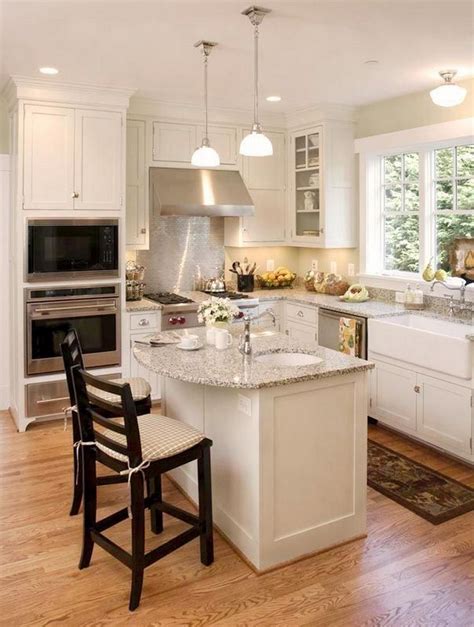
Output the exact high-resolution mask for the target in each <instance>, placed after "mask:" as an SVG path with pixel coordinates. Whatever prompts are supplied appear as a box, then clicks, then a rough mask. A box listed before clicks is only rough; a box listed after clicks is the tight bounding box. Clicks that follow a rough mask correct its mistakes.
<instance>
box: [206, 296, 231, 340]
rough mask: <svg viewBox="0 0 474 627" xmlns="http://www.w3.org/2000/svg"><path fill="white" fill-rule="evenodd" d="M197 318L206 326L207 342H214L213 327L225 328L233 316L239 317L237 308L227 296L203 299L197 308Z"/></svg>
mask: <svg viewBox="0 0 474 627" xmlns="http://www.w3.org/2000/svg"><path fill="white" fill-rule="evenodd" d="M197 313H198V320H199V322H204V324H205V325H206V327H207V334H206V338H207V341H208V343H209V344H213V343H214V329H219V328H221V329H225V328H227V327H228V326H229V325H230V324H232V321H233V320H234V318H238V317H239V309H238V308H237V307H236V306H235V305H234V304H232V302H231V301H230V300H229V299H228V298H216V297H214V296H213V297H212V298H210V299H208V300H204V301H203V302H202V303H201V304H200V305H199V308H198V312H197Z"/></svg>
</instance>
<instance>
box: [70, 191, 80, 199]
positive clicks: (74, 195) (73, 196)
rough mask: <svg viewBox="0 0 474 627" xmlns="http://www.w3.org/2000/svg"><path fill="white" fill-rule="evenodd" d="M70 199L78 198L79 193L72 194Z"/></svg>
mask: <svg viewBox="0 0 474 627" xmlns="http://www.w3.org/2000/svg"><path fill="white" fill-rule="evenodd" d="M71 196H72V198H79V192H72V194H71Z"/></svg>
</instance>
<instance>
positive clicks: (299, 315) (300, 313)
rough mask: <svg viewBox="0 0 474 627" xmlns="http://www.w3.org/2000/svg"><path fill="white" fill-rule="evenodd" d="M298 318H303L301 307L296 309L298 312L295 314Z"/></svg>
mask: <svg viewBox="0 0 474 627" xmlns="http://www.w3.org/2000/svg"><path fill="white" fill-rule="evenodd" d="M296 315H297V316H298V317H299V318H304V313H303V312H302V311H301V309H300V310H299V311H298V313H297V314H296Z"/></svg>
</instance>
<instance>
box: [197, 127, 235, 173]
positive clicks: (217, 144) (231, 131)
mask: <svg viewBox="0 0 474 627" xmlns="http://www.w3.org/2000/svg"><path fill="white" fill-rule="evenodd" d="M205 134H206V127H205V126H198V128H197V137H196V140H197V142H196V147H197V146H200V145H201V142H202V140H203V138H204V136H205ZM208 134H209V142H210V144H211V146H212V147H213V148H214V150H217V152H218V153H219V157H220V160H221V165H235V164H236V163H237V129H236V128H235V126H216V125H214V124H210V125H209V128H208Z"/></svg>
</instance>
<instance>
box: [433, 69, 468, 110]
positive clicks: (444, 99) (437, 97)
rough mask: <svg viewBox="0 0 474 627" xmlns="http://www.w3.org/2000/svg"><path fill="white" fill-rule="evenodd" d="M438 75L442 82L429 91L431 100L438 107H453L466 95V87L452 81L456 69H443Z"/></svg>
mask: <svg viewBox="0 0 474 627" xmlns="http://www.w3.org/2000/svg"><path fill="white" fill-rule="evenodd" d="M439 75H440V76H441V78H442V79H443V80H444V83H442V84H441V85H439V87H435V89H432V90H431V91H430V96H431V100H432V101H433V102H434V103H435V104H437V105H439V106H440V107H455V106H456V105H458V104H461V102H462V101H463V100H464V98H465V97H466V89H464V87H460V86H459V85H456V83H453V78H454V77H455V76H456V70H444V71H443V72H440V73H439Z"/></svg>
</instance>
